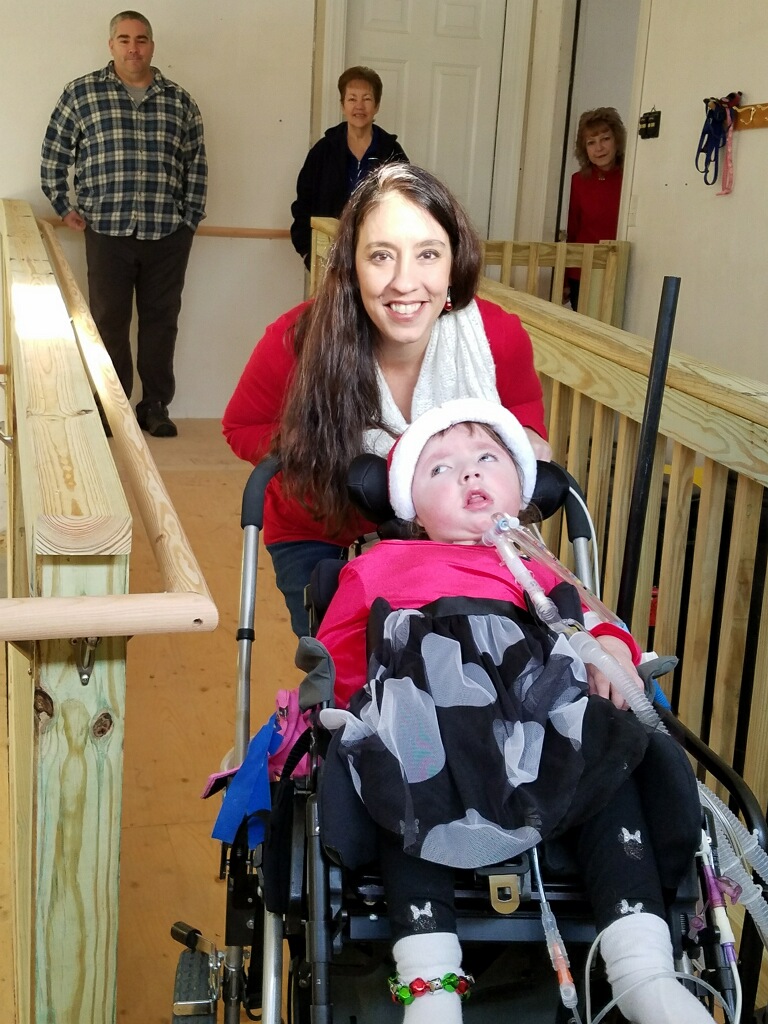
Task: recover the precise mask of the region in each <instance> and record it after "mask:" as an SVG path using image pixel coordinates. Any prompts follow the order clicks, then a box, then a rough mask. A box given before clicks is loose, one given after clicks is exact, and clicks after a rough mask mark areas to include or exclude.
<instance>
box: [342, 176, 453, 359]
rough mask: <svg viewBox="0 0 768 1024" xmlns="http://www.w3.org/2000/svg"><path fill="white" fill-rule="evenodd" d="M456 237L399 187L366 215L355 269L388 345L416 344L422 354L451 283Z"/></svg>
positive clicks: (380, 337) (363, 296)
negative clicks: (449, 236) (411, 200)
mask: <svg viewBox="0 0 768 1024" xmlns="http://www.w3.org/2000/svg"><path fill="white" fill-rule="evenodd" d="M451 263H452V257H451V243H450V240H449V238H448V235H447V234H446V232H445V231H444V230H443V228H441V227H440V225H439V224H438V222H437V221H436V220H435V219H434V217H432V216H431V215H430V214H429V213H427V212H426V211H425V210H423V209H422V208H421V207H420V206H416V204H415V203H412V202H410V201H409V200H407V199H404V198H403V197H402V196H401V195H400V194H399V193H397V192H390V193H388V194H387V195H385V196H384V198H383V199H382V201H381V202H380V203H378V204H377V205H376V206H375V207H374V208H373V209H372V210H371V212H370V213H369V214H368V216H367V217H366V219H365V220H364V221H363V223H362V225H361V227H360V231H359V235H358V240H357V249H356V252H355V269H356V271H357V279H358V283H359V287H360V297H361V299H362V302H363V306H364V307H365V311H366V313H367V314H368V316H369V317H370V318H371V320H372V322H373V325H374V327H375V328H376V331H377V333H378V340H379V346H380V348H381V349H382V350H387V349H390V350H391V349H392V348H395V347H398V346H403V345H411V346H414V358H417V357H420V356H421V354H422V353H423V350H424V348H426V345H427V342H428V341H429V335H430V333H431V331H432V327H433V325H434V323H435V321H436V320H437V318H438V316H439V315H440V313H441V312H442V309H443V307H444V305H445V299H446V295H447V293H448V286H449V285H450V283H451Z"/></svg>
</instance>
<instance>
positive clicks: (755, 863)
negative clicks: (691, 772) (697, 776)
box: [698, 782, 768, 883]
mask: <svg viewBox="0 0 768 1024" xmlns="http://www.w3.org/2000/svg"><path fill="white" fill-rule="evenodd" d="M698 786H699V796H700V797H701V801H702V803H706V804H708V805H709V807H710V808H711V809H712V811H713V812H714V813H715V814H716V815H718V816H719V817H720V819H721V821H723V822H724V823H725V826H724V827H726V828H728V829H729V830H730V831H731V832H732V833H733V835H734V838H735V839H736V842H737V844H738V847H739V851H740V853H741V855H742V856H743V857H744V859H745V860H746V861H747V862H748V863H749V864H750V865H751V866H752V867H753V868H754V869H755V871H756V872H757V873H758V875H760V877H761V878H762V880H763V881H764V882H766V883H768V853H766V851H765V850H764V849H763V848H762V846H760V844H759V843H758V841H757V837H756V836H755V835H753V834H752V832H750V831H749V830H748V829H747V827H746V825H744V824H743V823H742V822H741V821H739V819H738V818H737V817H736V815H735V814H734V813H733V811H732V810H731V809H730V807H728V805H727V804H724V803H723V801H722V800H721V799H720V797H719V796H717V794H716V793H713V792H712V790H711V789H710V788H709V787H708V786H705V785H704V783H703V782H699V783H698ZM729 845H730V843H729ZM722 870H723V874H727V872H726V871H725V869H724V868H723V869H722Z"/></svg>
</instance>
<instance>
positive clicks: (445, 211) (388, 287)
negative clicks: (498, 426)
mask: <svg viewBox="0 0 768 1024" xmlns="http://www.w3.org/2000/svg"><path fill="white" fill-rule="evenodd" d="M480 270H481V253H480V244H479V241H478V238H477V235H476V234H475V232H474V231H473V229H472V227H471V226H470V224H469V221H468V219H467V216H466V214H465V212H464V211H463V209H462V208H461V206H460V205H459V203H458V202H457V201H456V199H455V198H454V197H453V196H452V195H451V193H450V192H449V191H448V189H447V188H446V187H445V186H444V185H443V184H442V183H441V182H440V181H439V180H438V179H437V178H435V177H434V176H433V175H432V174H430V173H429V172H428V171H425V170H423V169H421V168H419V167H414V166H413V165H411V164H393V165H387V166H385V167H382V168H380V169H379V170H377V171H375V172H373V173H372V174H370V175H369V176H368V177H367V178H366V179H365V180H364V181H363V182H362V183H361V184H360V186H359V187H358V188H357V189H356V191H355V192H354V193H353V195H352V197H351V199H350V201H349V203H348V204H347V206H346V207H345V210H344V213H343V214H342V217H341V221H340V223H339V231H338V236H337V239H336V241H335V242H334V244H333V246H332V247H331V250H330V252H329V255H328V263H327V267H326V273H325V277H324V279H323V283H322V285H321V287H320V290H319V292H318V295H317V298H316V299H315V301H314V302H313V303H307V304H304V305H302V306H299V307H297V308H296V309H293V310H291V311H290V312H288V313H286V314H285V315H284V316H282V317H281V318H280V319H279V320H277V321H276V322H275V323H274V324H272V325H271V326H270V327H268V328H267V331H266V333H265V335H264V337H263V338H262V339H261V341H260V342H259V343H258V345H257V346H256V348H255V349H254V351H253V354H252V355H251V358H250V360H249V362H248V364H247V366H246V368H245V370H244V372H243V375H242V377H241V379H240V381H239V383H238V385H237V387H236V389H235V392H234V394H233V396H232V398H231V400H230V402H229V405H228V406H227V409H226V411H225V413H224V423H223V426H224V434H225V436H226V438H227V441H228V442H229V444H230V446H231V447H232V449H233V451H234V452H235V454H236V455H238V456H240V458H242V459H247V460H249V461H251V462H258V461H259V460H260V459H262V458H263V457H264V456H265V455H266V454H267V453H268V452H269V451H270V450H274V451H276V452H277V453H278V454H279V455H280V458H281V460H282V467H283V472H282V474H281V475H280V477H279V478H278V479H276V480H275V481H273V482H272V483H271V484H270V485H269V487H268V489H267V493H266V502H265V510H264V535H265V537H264V539H265V542H266V544H267V547H268V550H269V552H270V554H271V556H272V560H273V563H274V565H275V572H276V576H277V583H278V586H279V587H280V589H281V591H282V592H283V595H284V596H285V599H286V603H287V605H288V607H289V609H290V612H291V623H292V626H293V628H294V631H295V632H296V633H297V634H298V635H302V634H303V633H306V631H307V620H306V612H305V611H304V602H303V592H304V587H305V585H306V583H307V581H308V579H309V575H310V573H311V570H312V568H313V566H314V565H315V563H316V562H317V561H318V560H319V559H320V558H323V557H328V556H329V555H331V556H333V555H339V556H341V555H342V554H343V552H344V551H345V549H346V548H347V547H348V546H349V544H350V543H352V542H353V541H354V539H355V538H356V537H357V536H359V534H360V533H361V532H363V531H362V530H361V523H360V521H359V519H358V518H356V517H355V515H354V514H353V513H352V511H351V507H350V505H349V502H348V498H347V493H346V476H347V469H348V467H349V464H350V462H351V461H352V459H353V458H354V456H355V455H357V454H359V453H360V452H361V451H373V452H377V453H379V454H381V455H386V454H387V453H388V451H389V449H390V448H391V447H392V444H393V443H394V441H395V440H396V438H397V437H399V436H400V434H402V433H403V431H404V430H405V428H406V427H407V426H408V424H409V423H410V422H411V420H412V419H413V418H414V417H415V416H419V415H420V414H421V413H423V412H425V411H426V410H427V409H430V408H432V407H433V406H434V405H436V404H439V403H441V402H444V401H447V400H449V399H452V398H461V397H476V398H488V399H491V400H493V401H496V402H499V403H501V404H502V405H504V406H505V407H506V408H508V409H510V410H511V411H512V412H514V414H515V416H517V418H518V419H519V420H520V422H521V423H522V424H523V425H524V427H525V428H526V429H527V431H528V433H529V436H530V440H531V443H532V444H533V446H534V449H535V450H536V453H537V455H538V457H539V458H543V459H548V458H549V455H550V449H549V445H548V444H547V442H546V441H545V440H544V438H545V437H546V430H545V427H544V407H543V403H542V393H541V384H540V382H539V379H538V377H537V376H536V371H535V370H534V366H533V353H532V349H531V342H530V339H529V337H528V335H527V334H526V332H525V331H524V330H523V327H522V325H521V323H520V321H519V319H518V318H517V317H516V316H513V315H511V314H509V313H506V312H505V311H504V310H502V309H501V308H500V307H498V306H496V305H494V304H493V303H491V302H485V301H483V300H477V299H476V298H475V293H476V291H477V287H478V282H479V277H480Z"/></svg>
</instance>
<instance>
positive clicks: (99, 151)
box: [41, 11, 208, 437]
mask: <svg viewBox="0 0 768 1024" xmlns="http://www.w3.org/2000/svg"><path fill="white" fill-rule="evenodd" d="M109 49H110V51H111V53H112V60H111V61H110V63H109V64H108V65H107V66H106V67H105V68H103V69H101V70H100V71H94V72H92V73H91V74H89V75H84V76H83V77H82V78H77V79H75V81H74V82H70V84H69V85H67V86H66V87H65V89H64V92H63V93H62V96H61V98H60V99H59V102H58V103H57V104H56V108H55V109H54V111H53V114H52V115H51V120H50V123H49V124H48V129H47V131H46V133H45V139H44V140H43V151H42V166H41V180H42V188H43V192H44V193H45V194H46V196H47V197H48V198H49V200H50V201H51V204H52V205H53V208H54V210H55V211H56V213H58V215H59V216H60V217H61V218H62V220H63V222H64V223H65V224H66V225H67V226H68V227H70V228H74V230H76V231H84V232H85V251H86V258H87V262H88V290H89V294H90V307H91V312H92V314H93V318H94V321H95V322H96V326H97V327H98V329H99V333H100V334H101V337H102V340H103V341H104V344H105V346H106V348H107V351H108V352H109V354H110V356H111V358H112V362H113V363H114V365H115V370H116V372H117V375H118V377H119V378H120V383H121V384H122V385H123V389H124V390H125V393H126V395H128V397H130V395H131V390H132V388H133V361H132V357H131V348H130V339H129V332H130V325H131V315H132V309H133V298H134V292H135V296H136V309H137V312H138V354H137V365H136V369H137V371H138V375H139V377H140V379H141V384H142V389H143V394H142V398H141V401H140V402H139V403H138V405H137V406H136V416H137V419H138V421H139V424H140V426H141V427H142V429H143V430H146V431H148V432H149V433H150V434H152V435H153V436H155V437H175V436H176V433H177V430H176V424H175V423H174V422H173V421H172V420H171V419H170V418H169V416H168V405H169V403H170V402H171V400H172V398H173V395H174V391H175V380H174V375H173V354H174V347H175V344H176V334H177V330H178V317H179V311H180V310H181V292H182V289H183V287H184V275H185V273H186V269H187V262H188V260H189V252H190V249H191V247H192V238H193V237H194V232H195V229H196V228H197V225H198V224H199V223H200V221H201V220H202V219H203V217H204V216H205V194H206V186H207V175H208V167H207V163H206V158H205V143H204V141H203V121H202V118H201V116H200V111H199V110H198V108H197V104H196V103H195V101H194V100H193V99H192V97H191V96H190V95H189V93H187V92H186V91H185V90H184V89H182V88H180V87H179V86H178V85H176V84H175V82H171V81H169V80H168V79H167V78H165V77H164V76H163V75H162V74H161V73H160V71H159V70H158V69H157V68H155V67H152V64H151V60H152V55H153V53H154V50H155V44H154V42H153V40H152V26H151V25H150V23H149V22H148V21H147V19H146V18H145V17H144V15H143V14H139V12H138V11H123V12H122V13H120V14H117V15H115V17H114V18H113V19H112V21H111V22H110V26H109ZM73 163H74V165H75V173H74V192H75V201H74V203H73V202H71V201H70V197H69V182H68V177H69V169H70V166H71V165H72V164H73Z"/></svg>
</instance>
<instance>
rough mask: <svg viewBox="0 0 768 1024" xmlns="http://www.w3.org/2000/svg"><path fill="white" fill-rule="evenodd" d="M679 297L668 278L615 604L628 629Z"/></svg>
mask: <svg viewBox="0 0 768 1024" xmlns="http://www.w3.org/2000/svg"><path fill="white" fill-rule="evenodd" d="M679 293H680V278H679V277H665V278H664V284H663V286H662V289H661V302H660V303H659V316H658V320H657V321H656V336H655V338H654V340H653V353H652V355H651V369H650V373H649V376H648V389H647V391H646V393H645V409H644V410H643V422H642V424H641V427H640V443H639V445H638V450H637V462H636V463H635V478H634V480H633V482H632V498H631V500H630V504H629V520H628V522H627V540H626V544H625V547H624V562H623V564H622V568H621V583H620V585H619V599H618V601H617V604H616V612H617V614H618V615H619V617H620V618H621V619H622V620H623V621H624V622H626V624H627V625H628V626H630V625H631V620H632V611H633V609H634V607H635V590H636V588H637V573H638V569H639V566H640V551H641V548H642V544H643V531H644V528H645V515H646V512H647V510H648V497H649V494H650V489H651V470H652V468H653V455H654V451H655V448H656V436H657V434H658V432H659V420H660V419H661V403H662V402H663V400H664V382H665V380H666V376H667V364H668V363H669V350H670V348H671V347H672V330H673V328H674V325H675V312H676V310H677V297H678V295H679Z"/></svg>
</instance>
